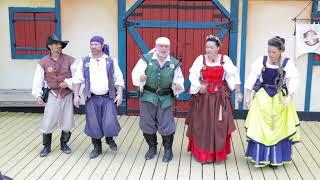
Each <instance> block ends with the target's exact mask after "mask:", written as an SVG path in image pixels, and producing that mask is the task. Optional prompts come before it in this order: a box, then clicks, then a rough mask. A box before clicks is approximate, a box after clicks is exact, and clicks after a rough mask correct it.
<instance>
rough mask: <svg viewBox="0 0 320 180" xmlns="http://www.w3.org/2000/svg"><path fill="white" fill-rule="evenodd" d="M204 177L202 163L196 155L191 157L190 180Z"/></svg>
mask: <svg viewBox="0 0 320 180" xmlns="http://www.w3.org/2000/svg"><path fill="white" fill-rule="evenodd" d="M196 179H202V164H201V163H199V162H198V161H197V160H196V159H195V157H194V156H192V158H191V167H190V180H196Z"/></svg>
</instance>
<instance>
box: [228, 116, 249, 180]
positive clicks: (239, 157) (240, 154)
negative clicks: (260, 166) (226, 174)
mask: <svg viewBox="0 0 320 180" xmlns="http://www.w3.org/2000/svg"><path fill="white" fill-rule="evenodd" d="M235 125H236V126H237V121H236V122H235ZM231 141H232V147H233V152H234V156H235V157H234V158H235V164H236V166H237V169H238V173H239V176H240V177H241V179H245V180H251V179H252V178H251V174H250V170H249V165H248V162H247V161H246V160H245V158H244V156H245V147H244V146H243V144H242V141H241V137H240V131H239V128H238V129H237V131H235V132H234V133H232V138H231Z"/></svg>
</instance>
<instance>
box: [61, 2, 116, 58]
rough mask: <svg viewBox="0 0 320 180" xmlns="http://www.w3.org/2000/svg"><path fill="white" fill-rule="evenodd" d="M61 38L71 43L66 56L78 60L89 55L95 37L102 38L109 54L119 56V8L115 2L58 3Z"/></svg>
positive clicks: (66, 50) (66, 49)
mask: <svg viewBox="0 0 320 180" xmlns="http://www.w3.org/2000/svg"><path fill="white" fill-rule="evenodd" d="M61 19H62V24H61V27H62V38H63V39H67V40H69V41H70V43H69V45H68V46H67V47H66V48H65V51H64V52H65V53H69V54H70V55H72V56H74V57H76V58H77V59H80V58H81V57H83V56H86V55H87V54H88V53H89V52H90V49H89V41H90V38H91V37H92V36H94V35H100V36H102V37H104V39H105V43H107V44H108V45H109V46H110V54H111V55H112V56H115V57H117V54H118V7H117V1H116V0H108V1H106V0H91V1H88V0H67V1H61Z"/></svg>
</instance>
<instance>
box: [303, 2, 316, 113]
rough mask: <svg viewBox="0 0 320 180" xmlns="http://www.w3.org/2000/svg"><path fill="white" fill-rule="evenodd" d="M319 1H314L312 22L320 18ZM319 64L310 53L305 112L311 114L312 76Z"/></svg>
mask: <svg viewBox="0 0 320 180" xmlns="http://www.w3.org/2000/svg"><path fill="white" fill-rule="evenodd" d="M318 15H319V14H318V0H313V3H312V13H311V16H312V17H311V18H312V21H311V22H316V20H315V19H316V18H317V17H318ZM314 64H316V65H318V63H315V61H314V54H313V53H309V55H308V69H307V82H306V93H305V100H304V111H305V112H310V98H311V87H312V75H313V72H312V70H313V65H314Z"/></svg>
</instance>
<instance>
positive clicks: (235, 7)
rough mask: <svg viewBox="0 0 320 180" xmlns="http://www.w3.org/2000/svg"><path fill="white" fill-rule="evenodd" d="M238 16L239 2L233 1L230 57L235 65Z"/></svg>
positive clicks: (233, 98)
mask: <svg viewBox="0 0 320 180" xmlns="http://www.w3.org/2000/svg"><path fill="white" fill-rule="evenodd" d="M238 14H239V1H238V0H231V19H230V21H231V22H232V28H231V30H230V42H229V56H230V58H231V60H232V62H233V64H237V51H238V48H237V47H238ZM234 95H235V94H234V93H232V102H235V97H234Z"/></svg>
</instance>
